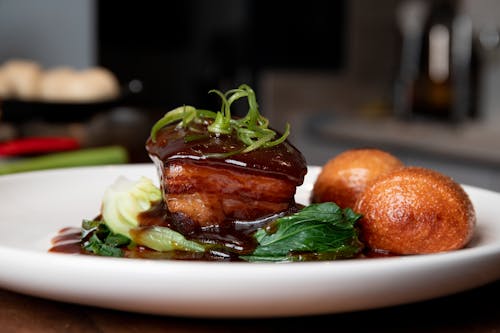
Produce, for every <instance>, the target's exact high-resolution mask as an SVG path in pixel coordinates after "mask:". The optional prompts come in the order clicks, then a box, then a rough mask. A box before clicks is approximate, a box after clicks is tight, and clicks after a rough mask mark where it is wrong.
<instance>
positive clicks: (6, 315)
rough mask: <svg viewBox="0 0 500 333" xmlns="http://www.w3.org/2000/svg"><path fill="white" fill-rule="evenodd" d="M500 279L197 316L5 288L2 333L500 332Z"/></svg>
mask: <svg viewBox="0 0 500 333" xmlns="http://www.w3.org/2000/svg"><path fill="white" fill-rule="evenodd" d="M499 295H500V281H497V282H495V283H491V284H488V285H486V286H483V287H480V288H477V289H473V290H469V291H466V292H462V293H458V294H455V295H451V296H448V297H443V298H438V299H435V300H430V301H425V302H419V303H414V304H408V305H401V306H395V307H390V308H384V309H377V310H370V311H360V312H352V313H343V314H334V315H325V316H312V317H294V318H276V319H242V320H237V319H230V320H224V319H197V318H181V317H169V316H153V315H147V314H136V313H129V312H121V311H115V310H108V309H100V308H95V307H89V306H81V305H75V304H67V303H61V302H55V301H50V300H45V299H40V298H35V297H30V296H25V295H21V294H17V293H13V292H10V291H7V290H4V289H0V309H2V310H1V311H0V327H1V330H2V332H52V333H57V332H103V333H104V332H125V333H126V332H143V331H144V332H164V331H168V332H240V333H244V332H257V331H258V332H262V333H265V332H277V331H282V332H315V331H320V330H321V331H323V330H325V331H335V332H339V333H343V332H345V333H347V332H384V333H390V332H407V333H412V332H427V333H432V332H439V333H447V332H453V333H462V332H463V333H465V332H467V333H498V332H500V307H499V306H498V297H499Z"/></svg>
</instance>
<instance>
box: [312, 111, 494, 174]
mask: <svg viewBox="0 0 500 333" xmlns="http://www.w3.org/2000/svg"><path fill="white" fill-rule="evenodd" d="M306 126H307V130H308V133H311V135H313V136H316V137H317V138H321V139H324V140H329V141H330V142H332V141H339V140H340V141H350V142H358V143H360V144H366V143H369V144H370V145H376V146H379V147H386V148H393V149H407V150H412V151H417V152H424V153H426V154H433V155H437V156H440V157H442V158H449V159H458V160H461V161H466V162H469V163H478V164H482V165H488V166H500V129H499V126H496V123H491V122H486V121H471V122H465V123H462V124H451V123H443V122H437V121H402V120H397V119H394V118H389V117H387V118H372V119H370V118H361V117H345V116H335V115H332V114H328V113H317V114H313V115H311V116H310V117H309V119H308V122H307V125H306Z"/></svg>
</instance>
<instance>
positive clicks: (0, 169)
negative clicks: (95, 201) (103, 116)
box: [0, 146, 128, 175]
mask: <svg viewBox="0 0 500 333" xmlns="http://www.w3.org/2000/svg"><path fill="white" fill-rule="evenodd" d="M127 161H128V154H127V151H126V150H125V149H124V148H123V147H120V146H110V147H99V148H87V149H80V150H75V151H69V152H61V153H52V154H47V155H43V156H37V157H30V158H26V159H21V160H18V161H12V162H5V163H2V164H0V175H6V174H10V173H18V172H27V171H34V170H45V169H54V168H68V167H77V166H89V165H104V164H122V163H126V162H127Z"/></svg>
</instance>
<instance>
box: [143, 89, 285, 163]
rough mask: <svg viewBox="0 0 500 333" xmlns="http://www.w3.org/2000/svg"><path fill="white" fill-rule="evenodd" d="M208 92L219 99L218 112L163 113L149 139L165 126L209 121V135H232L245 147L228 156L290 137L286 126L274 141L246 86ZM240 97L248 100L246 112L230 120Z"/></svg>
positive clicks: (185, 110)
mask: <svg viewBox="0 0 500 333" xmlns="http://www.w3.org/2000/svg"><path fill="white" fill-rule="evenodd" d="M209 93H211V94H212V93H213V94H216V95H218V96H219V97H220V98H221V101H222V103H221V109H220V111H217V112H214V111H210V110H202V109H197V108H195V107H193V106H190V105H184V106H180V107H177V108H175V109H173V110H171V111H169V112H167V113H166V114H165V115H164V116H163V117H162V118H161V119H160V120H158V121H157V122H156V123H155V124H154V125H153V127H152V129H151V140H152V141H153V142H156V136H157V134H158V131H159V130H160V129H162V128H163V127H165V126H167V125H170V124H173V123H177V122H178V125H177V126H180V127H183V128H189V127H190V125H191V124H192V123H193V122H194V123H199V122H201V121H202V120H209V121H210V124H209V125H208V126H207V130H208V132H209V133H210V134H214V135H230V134H233V133H235V134H236V136H237V137H238V139H239V140H240V141H241V142H243V143H244V144H245V145H246V148H244V149H242V150H241V149H240V150H237V151H235V152H230V153H229V155H232V154H234V153H243V154H244V153H248V152H250V151H253V150H256V149H259V148H266V147H272V146H276V145H279V144H280V143H282V142H283V141H285V140H286V138H287V137H288V135H289V134H290V125H289V124H288V123H287V125H286V128H285V132H284V133H283V135H282V136H280V137H279V138H277V139H275V137H276V132H275V131H274V130H272V129H270V128H268V126H269V120H268V119H267V118H265V117H264V116H262V115H261V114H260V112H259V108H258V104H257V99H256V97H255V92H254V91H253V90H252V88H250V87H249V86H248V85H246V84H243V85H241V86H239V87H238V88H237V89H231V90H228V91H227V92H226V93H222V92H221V91H219V90H215V89H214V90H210V91H209ZM241 98H246V99H247V101H248V113H247V114H246V116H245V117H243V118H240V119H233V118H232V116H231V105H232V104H233V103H234V102H236V101H237V100H239V99H241ZM200 138H202V136H200ZM193 139H195V137H193V136H192V137H190V140H193ZM219 155H220V156H219ZM227 155H228V154H211V155H210V157H226V156H227Z"/></svg>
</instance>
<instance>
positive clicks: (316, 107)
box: [0, 0, 500, 191]
mask: <svg viewBox="0 0 500 333" xmlns="http://www.w3.org/2000/svg"><path fill="white" fill-rule="evenodd" d="M499 32H500V2H498V1H494V0H462V1H446V0H427V1H424V0H418V1H417V0H379V1H368V0H351V1H347V0H344V1H326V0H310V1H308V2H301V1H298V2H289V1H287V2H285V1H264V0H218V1H207V0H205V1H204V0H185V1H174V2H166V3H165V2H154V1H141V2H137V1H122V2H120V3H116V2H112V1H99V0H44V1H43V2H42V1H36V0H0V66H1V67H0V96H1V97H0V103H1V104H0V105H1V106H0V107H1V114H0V172H1V165H2V163H3V164H5V163H9V162H10V161H12V160H13V159H14V160H15V161H19V159H25V158H33V157H35V158H36V157H39V155H41V154H46V153H54V152H56V151H62V150H71V149H74V148H75V147H78V148H79V149H87V148H99V147H108V148H109V147H121V148H124V150H125V155H124V154H118V155H116V154H115V155H113V154H111V155H109V156H119V157H117V158H116V159H115V160H109V162H120V163H143V162H149V161H150V160H149V157H148V156H147V154H146V152H145V150H144V143H145V141H146V139H147V137H148V135H149V130H150V128H151V125H152V124H153V123H154V122H155V121H156V120H157V119H158V118H159V117H161V116H162V115H163V114H164V113H165V112H167V111H169V110H170V109H172V108H175V107H177V106H179V105H183V104H190V105H194V106H198V107H200V108H212V109H218V108H219V104H218V102H219V101H218V98H216V97H214V96H212V95H209V94H208V91H209V90H210V89H213V88H216V89H220V90H227V89H231V88H234V87H237V86H238V85H240V84H242V83H247V84H249V85H250V86H252V87H253V88H254V90H255V91H256V93H257V98H258V102H259V106H260V111H261V113H262V114H264V115H265V116H266V117H268V118H269V119H270V121H271V124H273V127H275V128H276V129H278V130H281V129H283V128H284V126H285V124H286V123H287V122H289V123H290V124H291V128H292V134H291V136H290V140H291V141H292V143H294V144H295V145H296V146H297V147H298V148H299V149H300V150H301V151H302V152H303V154H304V155H305V157H306V159H307V161H308V164H311V165H322V164H324V163H325V162H326V161H327V160H329V159H330V158H332V157H333V156H335V155H336V154H338V153H339V152H341V151H343V150H345V149H349V148H354V147H377V148H381V149H385V150H388V151H390V152H392V153H394V154H396V155H397V156H398V157H399V158H401V159H402V160H403V161H404V162H406V163H408V164H413V165H420V166H426V167H431V168H434V169H437V170H439V171H441V172H444V173H446V174H448V175H450V176H452V177H453V178H455V179H456V180H457V181H459V182H461V183H465V184H470V185H476V186H481V187H485V188H489V189H493V190H498V191H500V130H499V129H498V127H499V125H500V94H499V93H498V92H499V91H500V47H499V45H498V44H499ZM236 112H237V113H238V112H245V111H244V110H239V109H237V110H236ZM30 138H31V139H33V138H35V139H39V138H56V139H61V138H64V139H71V140H72V142H73V146H71V145H66V146H64V145H61V143H60V142H58V143H57V142H56V143H53V146H51V147H52V149H49V148H47V147H49V146H45V148H46V149H45V150H44V149H40V148H39V147H38V150H37V149H36V144H33V142H30V143H29V144H31V145H32V147H31V148H32V150H29V149H27V148H26V149H27V150H26V149H25V150H23V149H21V151H19V152H18V154H17V155H16V153H15V152H11V153H10V154H7V153H5V154H4V157H1V154H2V153H1V152H2V147H1V144H6V143H12V142H19V141H22V140H24V139H30ZM58 144H59V146H58ZM47 145H48V143H47ZM33 147H35V148H33ZM101 161H102V160H101Z"/></svg>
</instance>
